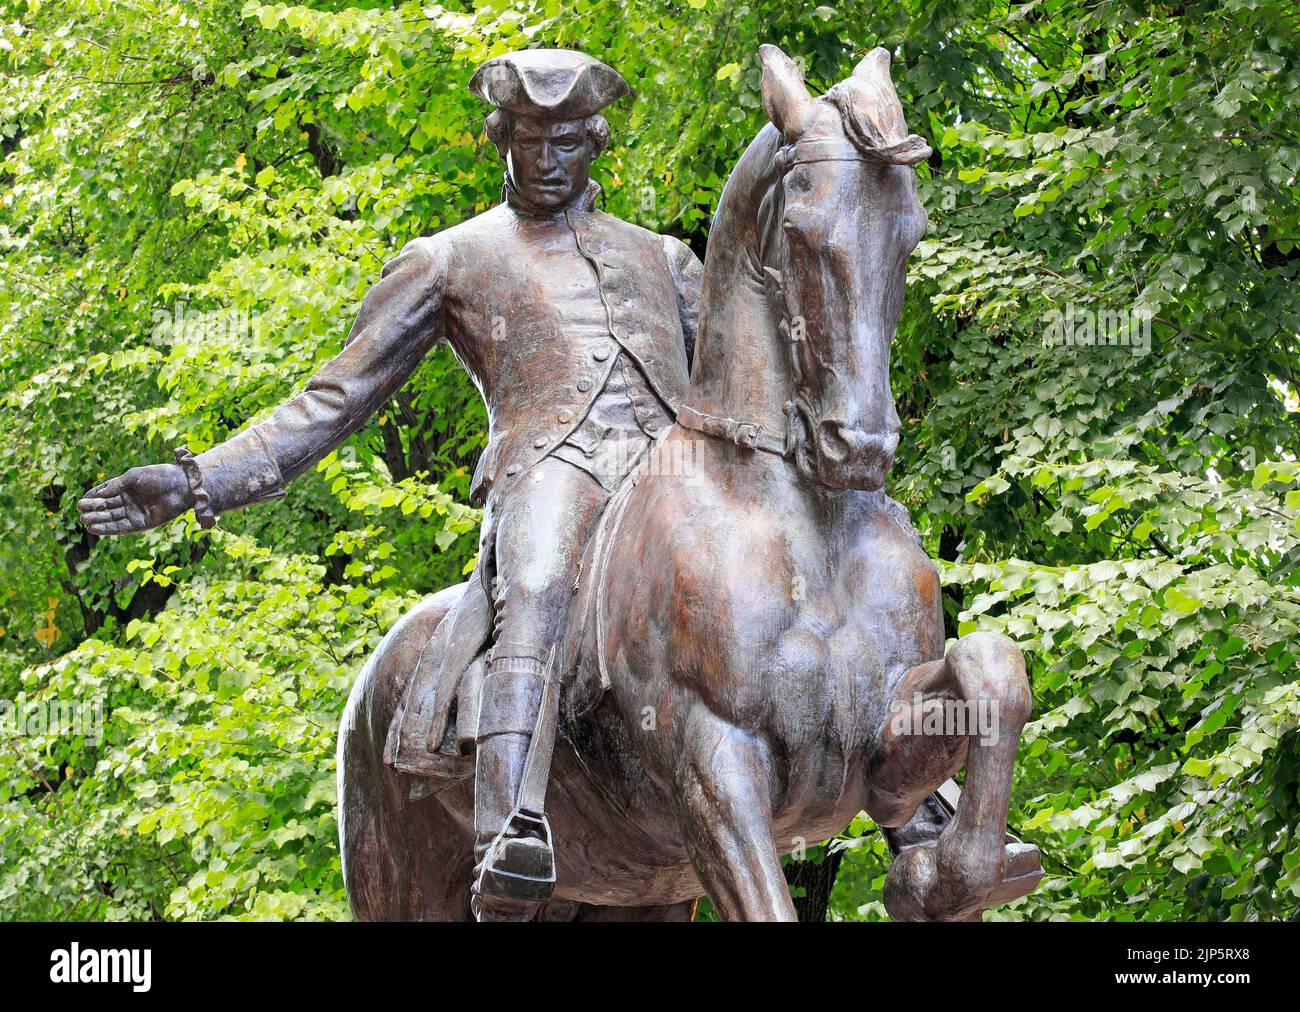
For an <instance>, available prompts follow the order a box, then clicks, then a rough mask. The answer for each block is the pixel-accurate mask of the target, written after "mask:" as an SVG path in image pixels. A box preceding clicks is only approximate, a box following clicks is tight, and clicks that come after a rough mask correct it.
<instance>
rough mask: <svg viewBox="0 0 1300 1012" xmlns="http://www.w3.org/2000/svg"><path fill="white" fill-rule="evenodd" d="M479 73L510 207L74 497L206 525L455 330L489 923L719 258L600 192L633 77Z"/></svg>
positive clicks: (138, 526)
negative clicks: (464, 375)
mask: <svg viewBox="0 0 1300 1012" xmlns="http://www.w3.org/2000/svg"><path fill="white" fill-rule="evenodd" d="M470 88H471V89H472V90H473V91H474V92H475V93H476V94H477V95H479V96H480V97H481V98H483V99H485V100H486V101H487V102H489V103H490V104H491V105H492V106H493V107H494V109H493V111H492V112H491V113H490V115H489V116H488V118H487V134H488V137H489V139H490V140H491V141H492V142H493V143H494V144H495V146H496V148H497V151H498V152H499V153H500V154H501V155H502V156H503V157H504V158H505V160H506V166H507V168H506V175H505V186H504V193H503V196H504V201H505V202H504V204H502V205H499V206H497V207H494V208H492V209H491V210H489V211H487V212H485V213H483V214H480V215H478V216H476V217H474V218H472V219H470V220H469V221H466V222H463V223H462V224H459V225H457V226H455V227H453V228H449V229H447V230H445V231H443V232H440V233H438V234H437V235H433V236H429V237H426V238H421V239H416V240H414V241H413V242H411V243H409V244H408V245H407V246H406V247H405V248H404V249H403V250H402V252H401V254H400V255H399V256H398V257H397V258H396V259H394V260H392V261H391V262H389V263H388V264H387V265H386V266H385V267H384V270H383V274H382V280H381V281H380V282H379V283H378V284H377V285H375V287H374V288H372V289H371V290H370V292H369V293H367V295H366V297H365V299H364V301H363V302H362V305H361V310H360V313H359V315H358V316H357V319H356V322H355V324H354V325H353V327H352V330H351V332H350V334H349V335H348V338H347V342H346V345H345V347H344V348H343V350H342V351H341V352H340V353H339V355H338V356H337V357H336V358H334V359H333V360H331V361H330V362H329V363H327V364H326V365H325V366H324V367H323V368H322V369H321V370H320V371H319V372H318V373H317V374H316V375H315V376H314V377H313V378H312V379H311V381H310V383H309V384H308V386H307V389H306V391H305V392H304V393H302V394H300V395H299V396H297V397H295V398H294V399H292V400H291V401H289V402H288V403H286V404H284V405H282V406H281V407H280V408H279V409H277V410H276V412H275V413H274V414H273V415H272V417H271V418H270V419H269V420H268V421H266V422H263V423H262V424H260V425H256V426H254V427H252V428H251V429H248V430H246V431H245V432H242V433H240V434H239V435H237V436H235V437H234V438H232V439H230V440H227V441H226V442H225V443H222V444H221V445H219V446H216V447H213V448H212V449H210V450H208V451H207V452H205V453H201V454H199V455H198V456H197V457H196V456H193V455H191V454H189V452H188V451H187V450H185V449H184V448H181V449H179V450H178V451H177V461H178V462H177V463H176V464H155V465H152V466H149V467H138V468H132V469H131V470H130V471H128V472H126V473H125V474H123V475H121V476H120V477H117V478H113V479H112V480H110V481H108V482H105V483H104V484H102V485H99V486H97V487H96V488H94V489H91V490H90V492H88V493H87V495H86V497H85V498H84V499H82V500H81V502H80V503H79V504H78V506H79V508H80V510H81V513H82V519H83V522H84V523H85V525H86V527H87V529H88V530H89V531H90V532H91V533H92V534H97V535H104V534H123V533H127V532H130V531H140V530H146V529H148V528H150V527H155V526H157V525H158V524H162V523H165V522H166V521H169V520H171V519H173V518H175V517H177V516H179V515H180V514H181V513H182V512H184V511H185V510H187V509H189V508H191V507H193V508H194V510H195V513H196V516H197V517H198V520H199V522H200V523H201V524H203V525H204V526H205V527H210V526H211V525H212V524H213V522H214V518H215V515H216V514H218V513H222V512H224V511H226V510H232V509H236V508H238V507H241V506H248V505H251V504H252V503H257V502H262V501H264V500H267V499H274V498H278V497H280V496H282V495H283V494H284V487H285V485H286V484H287V483H288V482H290V481H292V480H293V479H294V478H295V477H297V476H298V475H299V474H301V473H303V472H304V471H305V470H307V469H308V468H309V467H311V466H312V464H313V463H315V462H316V461H317V460H319V459H320V458H322V457H323V456H325V455H326V454H327V453H329V452H330V451H331V450H332V449H333V448H335V447H336V446H338V445H339V444H340V443H342V442H343V441H344V440H345V439H346V438H347V437H348V436H349V435H350V434H352V433H353V432H355V431H356V430H357V429H358V428H360V427H361V426H362V425H363V424H364V423H365V421H366V420H367V419H368V418H369V417H370V416H371V415H372V414H373V413H374V412H375V411H376V410H378V409H379V407H380V406H381V405H382V404H383V403H384V402H385V401H386V400H387V399H388V398H389V397H390V396H391V395H392V394H393V393H394V392H395V391H396V390H397V389H398V388H399V387H401V385H402V384H403V383H404V382H405V381H406V379H407V378H408V377H409V376H410V375H411V373H412V372H413V371H414V369H415V368H416V366H417V364H418V363H419V362H420V360H421V358H422V357H423V356H424V355H425V353H426V352H428V351H429V350H430V349H431V348H432V347H433V346H434V345H435V344H436V343H437V342H438V341H439V340H442V339H444V338H445V339H446V340H447V341H448V342H449V343H450V344H451V347H452V349H453V350H454V352H455V353H456V355H457V357H458V359H459V360H460V362H461V363H462V364H463V365H464V367H465V369H466V370H467V371H468V372H469V374H470V376H471V377H472V378H473V380H474V382H475V383H476V384H477V385H478V387H479V389H480V390H481V391H482V394H483V398H484V400H485V401H486V403H487V408H488V416H489V426H490V429H489V439H488V445H487V448H486V450H485V451H484V453H483V455H482V457H481V459H480V461H479V464H478V468H477V470H476V471H475V474H474V478H473V483H472V487H471V493H470V494H471V497H472V498H474V499H475V500H476V501H485V513H484V543H483V550H482V551H481V553H480V561H479V568H480V572H479V573H478V574H476V578H475V579H472V580H471V582H470V587H471V590H472V591H475V592H476V593H471V592H470V591H467V592H466V594H465V596H464V598H463V599H462V605H461V606H460V608H459V609H458V610H459V611H462V612H463V611H465V610H467V609H473V608H475V607H476V603H475V602H478V603H480V604H481V605H482V606H483V608H484V609H485V610H488V611H489V613H490V615H491V617H492V619H493V620H494V621H492V626H491V639H492V643H491V651H490V653H489V655H488V658H489V659H488V664H487V670H486V674H485V676H484V678H483V682H482V692H481V695H480V697H479V706H478V724H477V731H476V735H475V741H476V745H477V751H476V755H477V758H476V766H475V777H476V779H475V819H474V821H475V833H476V846H475V858H476V860H477V861H478V862H479V866H480V873H479V875H477V876H476V892H477V896H476V905H477V909H478V912H479V916H480V917H484V918H489V917H493V916H510V917H514V916H518V915H519V909H520V908H519V896H518V895H514V894H512V892H511V886H510V883H511V882H512V881H516V880H518V879H520V878H523V879H529V878H531V879H536V878H537V877H538V876H537V874H536V873H537V871H538V869H543V870H544V869H546V868H547V867H550V868H552V869H553V855H551V854H550V852H549V842H548V834H544V833H536V832H535V831H533V829H532V826H533V823H531V822H527V821H523V822H521V821H520V820H518V819H517V818H512V816H515V815H516V814H517V805H518V802H519V797H520V788H521V781H522V779H523V777H524V771H525V766H526V764H527V765H528V766H529V776H530V777H532V776H534V773H533V769H534V768H535V767H537V766H538V765H539V762H538V761H533V762H532V763H527V760H528V757H529V745H530V741H531V740H532V738H533V735H534V731H535V730H537V729H538V728H540V726H541V724H540V723H539V721H538V715H539V712H540V707H541V701H542V698H543V690H544V688H545V684H546V679H547V678H548V677H550V676H551V674H552V672H550V671H549V664H548V661H549V660H550V658H551V657H552V650H553V648H554V647H555V646H556V644H557V640H558V638H559V637H560V636H561V635H562V631H563V628H564V620H565V617H566V615H567V610H568V606H569V602H570V600H571V596H572V588H573V584H574V580H575V577H576V576H577V573H578V568H579V561H580V559H581V556H582V550H583V547H584V545H585V543H586V541H587V540H588V538H589V536H590V534H591V533H592V531H593V529H594V525H595V522H596V520H597V518H598V517H599V514H600V512H601V510H602V509H603V507H604V505H605V502H606V500H607V498H608V497H609V495H610V493H611V492H612V491H613V490H614V488H615V487H616V486H617V485H618V483H619V482H620V481H621V480H622V478H624V477H625V476H626V474H627V472H628V471H629V470H630V467H631V466H632V465H633V464H634V463H635V461H636V460H637V459H638V458H639V455H641V454H643V453H644V452H645V450H646V448H647V447H648V446H649V444H650V443H651V442H652V441H653V440H654V438H655V437H656V435H657V434H658V433H659V432H660V431H661V430H663V429H664V428H665V427H666V426H667V425H668V424H669V423H670V422H671V421H672V420H673V419H674V418H675V417H676V413H677V410H678V407H679V406H680V404H681V401H682V397H683V395H684V394H685V391H686V385H687V373H688V360H689V355H690V351H691V348H692V346H693V343H694V338H695V333H694V331H695V324H696V320H697V317H698V299H699V285H700V280H701V277H702V274H703V268H702V266H701V264H700V262H699V260H698V259H696V257H695V256H694V255H693V254H692V253H691V251H690V249H688V248H687V247H686V246H685V245H684V244H683V243H681V242H680V241H678V240H676V239H674V238H671V237H667V236H660V235H656V234H655V233H653V232H649V231H647V230H645V229H642V228H639V227H637V226H635V225H631V224H629V223H627V222H624V221H621V220H620V219H618V218H615V217H612V216H610V215H608V214H604V213H603V212H601V211H598V210H596V208H595V201H596V197H597V195H598V194H599V192H600V187H599V185H598V184H596V183H594V182H592V181H590V180H589V178H588V169H589V167H590V164H591V162H592V160H593V159H594V158H595V157H596V156H597V155H599V154H600V153H601V151H602V150H604V148H605V146H606V144H607V143H608V141H609V126H608V123H607V122H606V121H605V118H604V117H603V116H601V115H600V110H601V109H602V108H604V107H605V106H606V105H608V104H609V103H610V102H612V101H614V100H615V99H617V98H619V97H621V96H623V95H626V94H628V93H629V91H630V89H629V88H628V85H627V83H626V82H625V81H624V80H623V78H622V77H621V76H620V75H619V74H618V73H617V72H616V71H614V70H613V69H611V68H610V67H607V66H606V65H605V64H603V63H601V62H599V61H597V60H594V59H592V58H590V57H587V56H584V55H582V54H581V53H577V52H573V51H568V50H547V49H532V50H525V51H522V52H518V53H514V54H511V55H508V56H503V57H499V58H496V59H493V60H491V61H489V62H488V63H486V64H484V65H483V66H482V67H480V68H479V70H478V71H477V72H476V73H475V74H474V77H473V79H472V80H471V82H470ZM489 595H490V601H489V600H488V597H489ZM457 619H458V615H457V612H455V611H453V613H452V614H451V615H449V616H448V617H447V619H446V621H448V622H453V621H456V620H457ZM468 624H470V625H473V622H472V621H471V622H469V623H468ZM481 645H483V644H481V643H479V642H474V641H471V642H470V644H469V648H468V656H460V657H459V663H461V664H464V665H468V663H469V661H470V660H471V659H472V658H473V656H474V654H475V653H476V652H477V651H478V649H479V647H480V646H481ZM461 646H462V653H463V652H464V645H463V644H462V645H461ZM451 653H452V654H453V655H455V651H452V652H451ZM538 737H539V738H540V737H541V735H540V734H539V735H538ZM545 753H546V754H545V755H544V756H542V757H540V765H541V766H542V767H543V769H542V775H543V776H544V775H545V768H544V767H545V764H546V762H548V761H549V748H548V749H546V750H545ZM395 765H398V766H399V768H402V766H401V762H400V761H399V762H397V763H395ZM541 877H542V878H545V876H544V875H542V876H541ZM535 885H536V883H535V881H533V882H532V883H531V884H530V887H531V888H532V889H533V891H531V892H529V893H528V894H527V895H528V898H529V900H530V901H531V902H536V900H537V893H536V890H535Z"/></svg>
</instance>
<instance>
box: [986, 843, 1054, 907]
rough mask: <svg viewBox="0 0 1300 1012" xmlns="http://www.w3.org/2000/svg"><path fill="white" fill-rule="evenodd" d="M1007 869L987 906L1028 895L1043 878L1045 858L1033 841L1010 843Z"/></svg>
mask: <svg viewBox="0 0 1300 1012" xmlns="http://www.w3.org/2000/svg"><path fill="white" fill-rule="evenodd" d="M1006 855H1007V856H1006V871H1005V872H1003V874H1002V882H1001V883H1000V884H999V885H997V886H995V887H994V889H993V892H992V893H991V894H990V895H989V899H988V903H987V904H986V906H987V907H996V906H998V905H999V904H1002V903H1010V902H1011V901H1012V900H1018V899H1020V897H1021V896H1028V895H1029V894H1030V893H1031V892H1033V891H1034V887H1035V886H1037V885H1038V883H1039V882H1041V881H1042V880H1043V860H1042V857H1041V856H1040V855H1039V853H1038V848H1037V847H1035V846H1034V845H1033V844H1032V843H1019V842H1017V843H1009V844H1007V850H1006Z"/></svg>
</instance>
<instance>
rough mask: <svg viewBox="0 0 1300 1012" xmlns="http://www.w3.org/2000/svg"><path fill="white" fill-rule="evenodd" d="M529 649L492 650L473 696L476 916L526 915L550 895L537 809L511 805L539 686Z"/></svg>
mask: <svg viewBox="0 0 1300 1012" xmlns="http://www.w3.org/2000/svg"><path fill="white" fill-rule="evenodd" d="M545 677H546V675H545V670H544V665H543V663H542V662H541V661H539V660H537V659H536V658H533V657H494V658H493V660H492V663H491V668H490V670H489V672H488V674H487V676H486V677H485V678H484V679H483V689H482V695H481V701H480V704H479V723H478V733H477V735H476V739H475V741H476V745H477V756H476V759H475V781H474V835H475V840H474V860H475V870H474V889H473V906H474V910H475V914H476V915H477V916H478V918H479V920H528V919H529V918H530V917H531V916H532V915H533V914H534V913H536V911H537V908H538V907H539V906H540V904H542V903H544V902H545V901H546V900H548V899H549V898H550V891H551V888H552V883H553V881H554V855H553V853H552V851H551V844H550V840H549V833H548V832H547V831H545V822H544V817H543V818H539V817H541V813H525V812H522V811H520V810H519V791H520V786H521V783H522V781H523V776H524V768H525V764H526V762H527V758H528V749H529V745H530V744H531V741H532V732H533V730H534V728H535V727H536V724H537V714H538V710H539V708H540V706H541V702H542V693H543V689H544V686H545Z"/></svg>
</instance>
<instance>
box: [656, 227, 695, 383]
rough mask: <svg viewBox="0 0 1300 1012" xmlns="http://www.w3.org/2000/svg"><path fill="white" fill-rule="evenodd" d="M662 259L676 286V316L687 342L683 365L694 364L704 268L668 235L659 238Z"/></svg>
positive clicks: (680, 242) (676, 240) (682, 243)
mask: <svg viewBox="0 0 1300 1012" xmlns="http://www.w3.org/2000/svg"><path fill="white" fill-rule="evenodd" d="M661 238H662V239H663V242H664V255H665V256H667V257H668V267H669V269H670V270H671V271H672V275H673V283H674V284H675V285H676V286H677V312H678V314H679V315H680V316H681V319H682V336H683V337H684V338H685V339H686V362H687V366H688V367H689V365H690V363H691V362H693V361H694V360H695V334H696V331H697V330H699V326H700V285H701V283H702V282H703V281H704V265H703V264H702V263H700V259H699V257H697V256H696V255H695V254H694V253H693V252H692V251H691V248H690V247H689V246H687V245H686V243H684V242H682V241H681V240H680V239H676V238H674V237H673V236H671V235H665V236H662V237H661Z"/></svg>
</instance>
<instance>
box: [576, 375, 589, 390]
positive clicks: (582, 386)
mask: <svg viewBox="0 0 1300 1012" xmlns="http://www.w3.org/2000/svg"><path fill="white" fill-rule="evenodd" d="M578 389H579V390H581V391H582V392H583V393H584V394H585V393H586V392H587V391H588V390H590V389H591V380H589V379H587V377H586V376H584V377H582V379H580V380H578Z"/></svg>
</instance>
